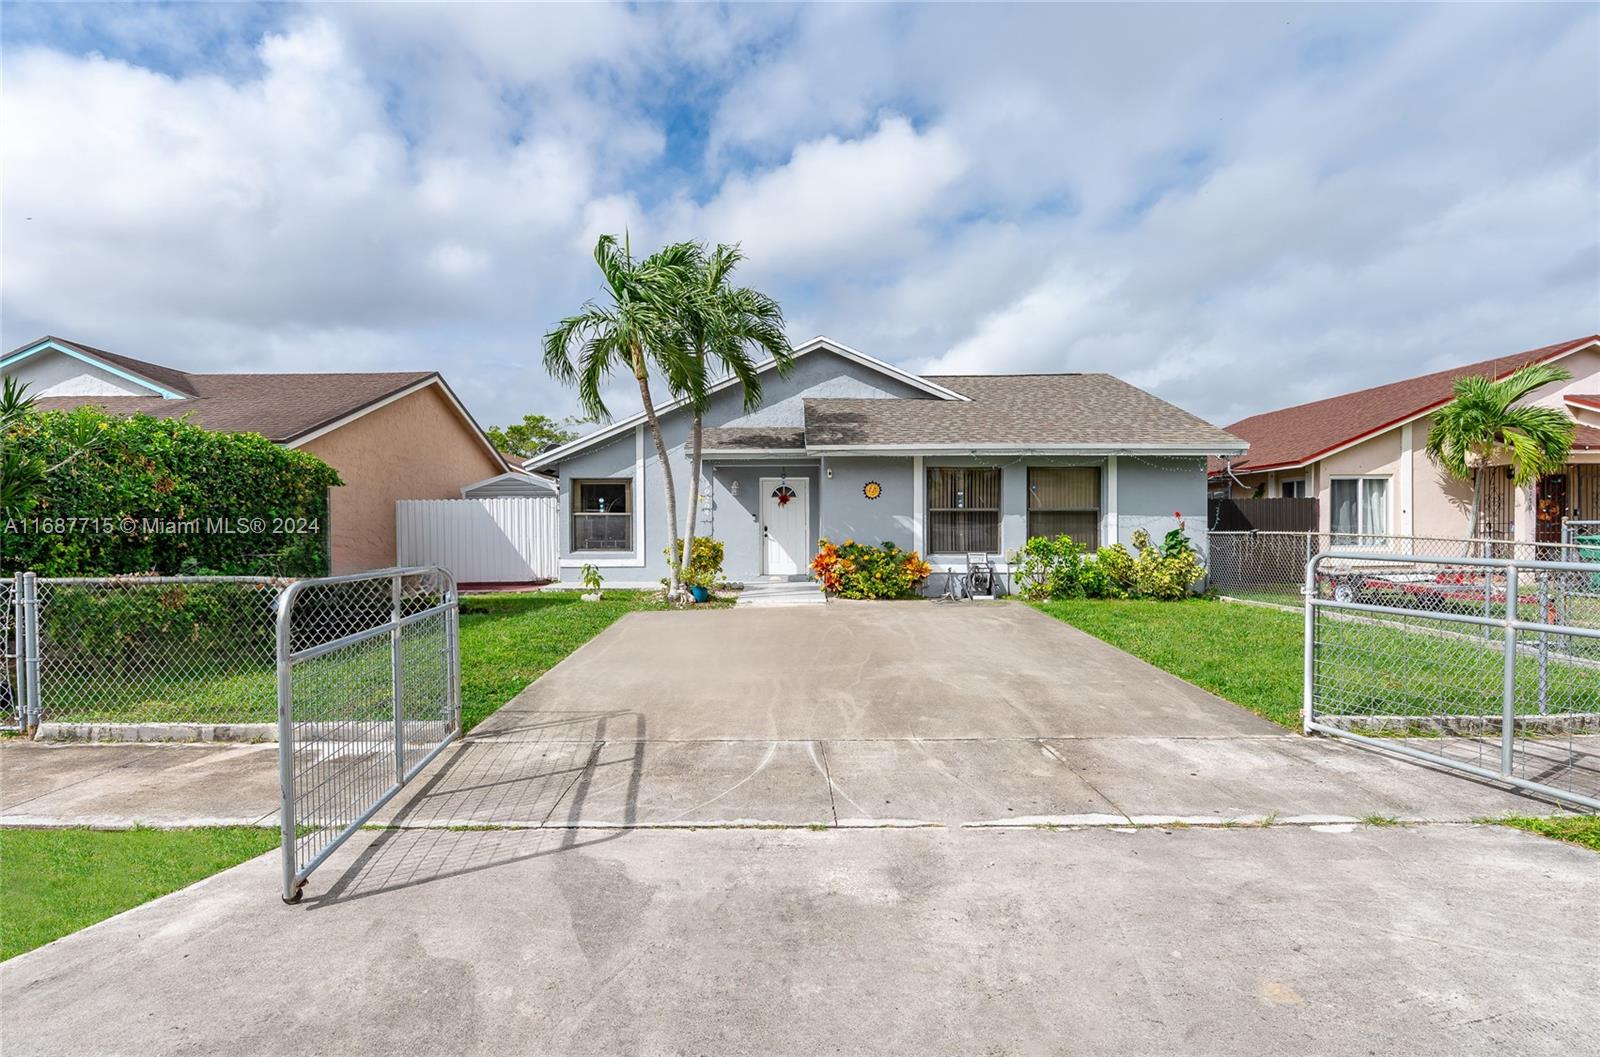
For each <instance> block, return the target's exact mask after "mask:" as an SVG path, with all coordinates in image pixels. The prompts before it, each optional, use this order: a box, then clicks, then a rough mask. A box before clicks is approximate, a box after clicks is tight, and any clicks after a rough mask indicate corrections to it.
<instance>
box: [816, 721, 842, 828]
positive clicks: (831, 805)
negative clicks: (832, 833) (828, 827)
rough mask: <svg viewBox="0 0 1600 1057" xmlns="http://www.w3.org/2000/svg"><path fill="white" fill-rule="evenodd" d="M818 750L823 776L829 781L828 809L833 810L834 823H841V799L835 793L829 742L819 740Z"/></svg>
mask: <svg viewBox="0 0 1600 1057" xmlns="http://www.w3.org/2000/svg"><path fill="white" fill-rule="evenodd" d="M817 751H818V752H820V753H821V754H822V777H823V778H824V779H825V780H826V781H827V783H828V810H830V811H832V812H833V824H834V825H835V826H837V825H838V824H839V801H838V800H836V799H834V795H833V768H832V767H830V766H829V765H828V743H827V742H825V741H819V742H817Z"/></svg>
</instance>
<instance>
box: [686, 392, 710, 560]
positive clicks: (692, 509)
mask: <svg viewBox="0 0 1600 1057" xmlns="http://www.w3.org/2000/svg"><path fill="white" fill-rule="evenodd" d="M704 424H705V419H704V418H703V417H702V416H701V414H700V412H698V411H696V412H695V413H694V425H693V427H692V435H691V436H690V438H689V512H688V513H687V514H685V515H684V518H683V562H682V567H683V568H684V569H687V568H689V563H690V562H692V561H693V560H694V530H695V525H696V523H697V522H698V521H699V519H700V465H701V451H702V447H701V438H702V436H703V430H702V429H701V427H702V426H703V425H704Z"/></svg>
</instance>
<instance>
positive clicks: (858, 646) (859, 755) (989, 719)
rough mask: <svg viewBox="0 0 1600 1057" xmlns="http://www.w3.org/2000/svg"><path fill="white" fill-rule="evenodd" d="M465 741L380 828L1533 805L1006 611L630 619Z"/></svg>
mask: <svg viewBox="0 0 1600 1057" xmlns="http://www.w3.org/2000/svg"><path fill="white" fill-rule="evenodd" d="M469 741H470V743H469V744H467V745H464V746H462V747H461V748H459V749H457V750H453V751H452V752H450V753H448V754H447V755H446V756H445V757H444V758H443V759H441V761H440V762H439V764H438V765H437V767H436V768H435V769H434V771H433V772H432V773H431V774H429V775H427V776H426V777H425V781H424V784H423V786H422V790H421V792H420V793H419V794H418V795H416V796H414V797H412V798H411V799H410V800H409V801H407V802H406V803H404V804H398V805H396V806H395V807H394V808H393V809H392V810H391V811H390V812H388V813H387V814H386V815H385V816H383V817H384V818H385V819H387V820H389V821H396V820H398V821H400V822H402V823H408V824H412V825H418V824H434V825H482V824H493V823H497V824H515V825H521V826H529V825H549V826H555V827H566V826H620V825H679V826H705V825H729V824H745V825H748V824H780V825H809V824H815V825H828V826H833V825H839V826H851V825H884V824H919V823H933V824H940V825H968V826H973V825H1025V824H1056V825H1081V824H1096V823H1106V822H1121V823H1127V822H1139V821H1148V822H1156V821H1174V820H1176V821H1200V822H1223V821H1228V820H1235V821H1250V820H1259V819H1262V818H1266V817H1268V816H1277V817H1278V818H1279V819H1284V820H1296V819H1304V820H1316V821H1327V820H1334V821H1337V820H1350V819H1359V818H1363V817H1365V816H1368V815H1385V816H1392V817H1399V818H1408V819H1430V820H1452V821H1465V820H1470V819H1473V818H1478V817H1481V816H1483V815H1486V814H1493V813H1496V812H1504V811H1513V810H1518V811H1523V812H1527V811H1534V812H1541V811H1544V810H1547V807H1546V806H1545V805H1543V804H1542V803H1540V802H1538V801H1532V800H1529V799H1527V798H1525V797H1522V796H1519V795H1515V794H1512V793H1509V792H1504V791H1501V790H1498V789H1493V788H1491V787H1488V786H1485V785H1481V784H1477V783H1473V782H1468V781H1464V780H1463V779H1461V778H1459V777H1456V776H1453V775H1442V774H1438V773H1435V772H1432V771H1429V770H1426V769H1423V768H1418V767H1412V766H1403V765H1398V764H1396V763H1395V762H1393V761H1390V760H1385V759H1382V758H1379V757H1377V756H1374V755H1373V754H1372V753H1369V752H1364V751H1362V750H1359V749H1355V748H1353V747H1350V746H1347V745H1341V744H1335V743H1331V742H1328V741H1325V740H1324V741H1311V740H1308V739H1306V738H1303V737H1301V736H1299V735H1297V734H1293V733H1290V732H1288V731H1285V730H1284V729H1283V728H1281V727H1278V726H1275V725H1273V724H1271V723H1269V722H1267V721H1266V720H1263V719H1261V718H1259V717H1257V716H1255V715H1254V714H1252V713H1249V712H1246V711H1244V710H1243V709H1241V708H1238V707H1237V706H1235V705H1233V704H1230V703H1229V702H1227V701H1224V700H1222V699H1220V698H1218V697H1215V696H1214V695H1212V694H1208V693H1206V692H1205V691H1202V690H1199V689H1197V688H1196V687H1194V686H1191V685H1190V684H1188V683H1185V682H1183V681H1182V680H1180V679H1177V678H1175V677H1173V676H1171V675H1168V674H1167V673H1166V672H1163V671H1161V670H1160V669H1157V668H1154V667H1151V666H1150V665H1148V664H1145V663H1144V662H1142V661H1139V660H1137V659H1136V658H1134V657H1131V656H1129V655H1128V654H1126V653H1123V652H1122V651H1120V650H1117V649H1114V648H1113V647H1111V646H1108V645H1106V644H1105V643H1103V642H1101V641H1099V640H1098V639H1095V638H1092V637H1091V636H1088V635H1085V634H1083V633H1082V632H1079V631H1077V630H1075V629H1073V628H1071V627H1068V626H1067V625H1065V624H1063V623H1061V622H1060V621H1058V620H1054V619H1052V618H1050V617H1048V616H1045V615H1044V614H1042V613H1039V612H1038V611H1037V610H1034V609H1032V608H1030V607H1027V606H1021V605H991V606H964V607H945V606H936V605H931V604H927V603H902V604H894V603H854V604H852V603H834V604H831V605H829V606H828V607H827V608H826V609H823V608H820V607H797V608H793V609H743V610H724V611H720V612H711V613H702V614H695V615H694V616H693V618H692V619H685V614H675V613H636V614H632V615H630V616H628V617H625V618H624V619H622V620H621V621H619V622H618V623H617V624H616V625H614V626H613V627H612V628H611V629H610V630H608V631H607V632H605V633H604V634H602V635H600V636H598V637H597V638H595V639H594V640H593V641H591V642H590V643H589V644H588V645H586V646H584V647H583V648H582V649H580V650H578V651H577V652H576V653H574V654H573V655H572V656H571V657H569V658H568V659H567V660H566V661H564V662H563V663H562V664H560V665H558V666H557V667H556V668H554V669H552V670H551V671H550V672H549V673H547V674H546V675H545V676H544V677H543V678H542V679H540V680H539V681H538V682H536V683H534V684H533V685H531V686H530V687H528V689H527V690H525V691H524V692H523V693H522V694H520V695H519V696H518V697H517V698H516V699H514V700H513V701H512V702H511V703H510V704H508V705H507V706H506V707H504V708H502V709H501V710H500V711H499V712H497V713H496V714H495V715H494V716H493V717H491V718H490V719H489V720H488V721H487V722H485V723H484V724H483V725H482V726H480V727H479V728H478V729H477V730H475V731H474V732H473V735H472V738H471V739H469Z"/></svg>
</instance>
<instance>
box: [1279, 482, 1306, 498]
mask: <svg viewBox="0 0 1600 1057" xmlns="http://www.w3.org/2000/svg"><path fill="white" fill-rule="evenodd" d="M1305 497H1306V479H1305V478H1304V477H1294V478H1290V479H1289V480H1286V481H1279V482H1278V498H1280V499H1304V498H1305Z"/></svg>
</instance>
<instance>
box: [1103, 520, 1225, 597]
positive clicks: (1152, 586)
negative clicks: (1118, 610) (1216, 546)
mask: <svg viewBox="0 0 1600 1057" xmlns="http://www.w3.org/2000/svg"><path fill="white" fill-rule="evenodd" d="M1133 545H1134V547H1135V549H1136V550H1137V551H1138V555H1137V556H1135V557H1132V558H1131V559H1130V560H1129V561H1128V562H1127V563H1126V564H1123V563H1121V562H1120V560H1119V561H1117V562H1116V565H1117V569H1118V573H1119V574H1120V576H1121V577H1123V578H1122V579H1118V578H1117V577H1116V576H1114V577H1113V579H1114V580H1115V582H1116V583H1117V585H1118V586H1119V587H1121V588H1122V589H1123V590H1124V591H1126V592H1127V594H1128V595H1129V596H1131V597H1134V598H1156V599H1162V600H1165V601H1172V600H1174V599H1178V598H1185V597H1187V596H1188V594H1189V589H1190V588H1192V587H1193V586H1194V585H1195V584H1197V583H1199V582H1200V578H1201V577H1202V576H1204V575H1205V568H1204V567H1203V566H1202V565H1201V564H1200V556H1199V555H1198V554H1196V553H1195V550H1194V546H1193V544H1191V543H1190V542H1189V537H1188V536H1185V535H1184V534H1183V530H1182V529H1173V530H1172V531H1171V532H1169V533H1167V535H1166V537H1165V538H1164V539H1163V540H1162V542H1161V546H1159V547H1157V546H1155V545H1153V544H1152V543H1151V542H1150V533H1148V532H1146V531H1145V530H1144V529H1139V530H1137V531H1136V532H1134V534H1133ZM1123 555H1127V551H1125V550H1124V551H1123Z"/></svg>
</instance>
